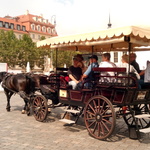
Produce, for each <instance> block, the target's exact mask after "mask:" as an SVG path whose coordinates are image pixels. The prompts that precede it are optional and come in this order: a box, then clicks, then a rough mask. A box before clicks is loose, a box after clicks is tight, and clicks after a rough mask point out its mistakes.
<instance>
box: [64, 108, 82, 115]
mask: <svg viewBox="0 0 150 150" xmlns="http://www.w3.org/2000/svg"><path fill="white" fill-rule="evenodd" d="M64 111H67V112H70V113H74V114H77V113H80V111H79V110H73V109H65V110H64Z"/></svg>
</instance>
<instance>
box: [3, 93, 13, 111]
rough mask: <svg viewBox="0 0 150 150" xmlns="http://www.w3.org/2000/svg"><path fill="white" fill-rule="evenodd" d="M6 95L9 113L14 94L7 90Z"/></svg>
mask: <svg viewBox="0 0 150 150" xmlns="http://www.w3.org/2000/svg"><path fill="white" fill-rule="evenodd" d="M5 94H6V97H7V106H6V110H7V111H10V98H11V96H12V95H13V92H10V91H8V90H5Z"/></svg>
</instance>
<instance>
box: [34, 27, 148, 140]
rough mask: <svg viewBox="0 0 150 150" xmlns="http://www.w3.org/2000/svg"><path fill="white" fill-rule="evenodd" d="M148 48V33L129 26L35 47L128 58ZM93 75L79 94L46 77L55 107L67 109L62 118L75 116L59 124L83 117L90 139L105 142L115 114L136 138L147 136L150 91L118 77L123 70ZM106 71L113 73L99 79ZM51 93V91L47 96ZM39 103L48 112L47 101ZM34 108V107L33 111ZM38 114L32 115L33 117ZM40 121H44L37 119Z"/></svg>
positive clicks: (99, 70) (57, 79)
mask: <svg viewBox="0 0 150 150" xmlns="http://www.w3.org/2000/svg"><path fill="white" fill-rule="evenodd" d="M149 44H150V32H149V30H147V29H143V28H139V27H134V26H131V27H124V28H118V29H108V30H105V31H100V32H95V33H89V34H88V33H87V34H81V35H75V36H66V37H55V38H50V39H48V40H44V41H40V42H38V43H37V46H38V47H45V46H48V47H49V48H51V49H56V51H58V50H75V51H89V52H91V53H95V52H106V51H107V52H108V51H122V52H126V53H129V54H130V53H131V52H134V51H145V50H148V49H149V47H148V46H149ZM129 68H130V67H129ZM93 71H94V72H96V76H95V79H96V80H95V81H92V82H93V86H92V88H88V89H87V88H84V83H83V86H82V88H81V90H73V89H72V88H71V87H70V86H68V84H67V83H66V82H65V81H63V79H62V78H60V74H53V75H51V76H50V77H49V88H50V89H53V90H54V91H55V92H54V95H55V98H56V99H57V100H58V102H59V103H61V104H63V105H67V106H68V109H67V110H66V112H65V115H66V114H67V113H72V114H76V119H75V120H67V119H65V115H64V118H62V120H61V121H64V122H66V123H76V122H77V121H78V118H79V116H80V115H82V114H84V115H83V116H84V121H85V126H86V128H87V130H88V132H89V133H90V135H92V136H93V137H95V138H97V139H106V138H107V137H109V136H110V135H111V134H112V132H113V130H114V128H115V123H116V114H117V115H122V116H123V118H124V120H125V122H126V124H127V125H128V126H129V127H134V128H135V131H136V133H137V137H138V138H140V132H144V133H148V132H150V129H149V128H148V127H149V126H150V118H149V117H150V108H149V106H150V105H149V104H150V89H149V88H145V89H139V86H138V81H137V79H135V78H134V77H131V76H130V75H129V74H128V75H127V76H120V74H122V73H125V72H126V68H94V69H93ZM106 71H108V72H114V73H115V75H114V76H103V75H102V74H101V73H102V72H106ZM52 93H53V92H52V91H51V92H50V93H49V94H50V95H51V94H52ZM56 95H57V96H56ZM40 98H41V97H40ZM47 98H48V97H47ZM37 99H38V97H37ZM43 101H44V102H45V107H44V108H45V109H48V107H49V106H48V105H47V101H46V100H42V101H40V102H42V103H43ZM38 102H39V101H38ZM40 102H39V103H40ZM38 106H39V105H38ZM38 106H37V105H34V107H35V110H37V109H36V107H38ZM116 110H117V113H116ZM39 113H41V112H40V111H39ZM39 113H38V111H35V116H38V115H39ZM45 113H47V111H45ZM43 116H44V117H45V116H46V115H43ZM43 119H45V118H41V120H43Z"/></svg>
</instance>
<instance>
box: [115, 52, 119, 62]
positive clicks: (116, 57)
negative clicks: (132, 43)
mask: <svg viewBox="0 0 150 150" xmlns="http://www.w3.org/2000/svg"><path fill="white" fill-rule="evenodd" d="M117 62H118V52H114V63H117Z"/></svg>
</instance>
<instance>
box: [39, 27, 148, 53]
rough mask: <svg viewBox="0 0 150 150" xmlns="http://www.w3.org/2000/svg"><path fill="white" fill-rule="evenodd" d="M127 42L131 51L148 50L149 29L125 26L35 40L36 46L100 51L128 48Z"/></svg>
mask: <svg viewBox="0 0 150 150" xmlns="http://www.w3.org/2000/svg"><path fill="white" fill-rule="evenodd" d="M129 43H132V45H131V50H133V51H141V50H146V49H147V50H149V47H148V46H150V29H147V28H141V27H136V26H127V27H120V28H111V29H107V30H102V31H97V32H92V33H85V34H77V35H70V36H63V37H59V36H58V37H52V38H49V39H45V40H43V41H39V42H37V47H49V48H51V49H54V48H58V49H60V50H79V51H92V50H93V51H96V52H101V51H124V50H128V47H129Z"/></svg>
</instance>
